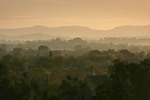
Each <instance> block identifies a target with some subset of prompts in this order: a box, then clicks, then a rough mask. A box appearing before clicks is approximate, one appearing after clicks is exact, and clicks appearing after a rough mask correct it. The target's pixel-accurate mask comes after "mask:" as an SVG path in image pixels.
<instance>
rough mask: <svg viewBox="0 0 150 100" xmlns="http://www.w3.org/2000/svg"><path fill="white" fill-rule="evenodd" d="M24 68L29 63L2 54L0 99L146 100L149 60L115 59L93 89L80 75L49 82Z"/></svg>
mask: <svg viewBox="0 0 150 100" xmlns="http://www.w3.org/2000/svg"><path fill="white" fill-rule="evenodd" d="M26 67H29V66H27V65H25V64H24V63H23V61H22V60H21V59H19V58H16V57H10V56H5V57H4V58H3V59H1V60H0V69H1V70H0V100H70V99H73V100H149V99H150V85H149V84H150V59H145V60H143V61H141V62H139V63H129V62H126V61H120V60H115V61H114V64H113V65H112V66H109V71H108V73H107V75H108V76H109V78H110V80H108V81H106V82H105V83H103V84H101V85H100V86H98V87H97V88H96V89H95V90H94V91H92V90H91V89H90V88H89V86H88V84H87V82H86V81H84V79H81V78H80V77H79V78H78V77H76V78H72V77H70V76H68V77H66V78H62V77H61V78H62V81H60V83H59V84H52V83H51V82H50V81H51V80H49V76H45V77H44V76H42V75H41V74H43V73H40V72H38V73H36V72H35V71H33V72H30V71H27V70H26ZM36 70H37V69H36ZM41 70H42V69H39V71H41ZM45 72H46V71H45ZM33 73H34V75H35V77H33V76H32V75H31V74H33ZM81 73H82V72H81ZM38 74H40V75H39V76H38ZM50 77H51V76H50Z"/></svg>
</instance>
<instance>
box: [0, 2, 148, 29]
mask: <svg viewBox="0 0 150 100" xmlns="http://www.w3.org/2000/svg"><path fill="white" fill-rule="evenodd" d="M149 5H150V0H0V28H17V27H28V26H34V25H44V26H48V27H57V26H71V25H79V26H87V27H90V28H93V29H100V30H106V29H112V28H114V27H116V26H122V25H148V24H150V13H149V11H150V6H149Z"/></svg>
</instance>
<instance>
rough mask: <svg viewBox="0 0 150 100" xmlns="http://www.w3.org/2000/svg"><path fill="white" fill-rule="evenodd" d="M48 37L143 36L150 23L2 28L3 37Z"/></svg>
mask: <svg viewBox="0 0 150 100" xmlns="http://www.w3.org/2000/svg"><path fill="white" fill-rule="evenodd" d="M7 36H9V37H8V38H12V37H13V38H14V37H15V38H19V39H23V38H25V39H28V38H31V37H32V38H35V39H38V38H39V39H40V38H43V39H44V38H46V39H47V38H48V37H61V36H62V37H88V38H100V37H136V36H138V37H141V36H150V25H147V26H130V25H128V26H120V27H116V28H114V29H111V30H94V29H91V28H88V27H83V26H62V27H45V26H40V25H38V26H33V27H24V28H15V29H0V39H1V38H7Z"/></svg>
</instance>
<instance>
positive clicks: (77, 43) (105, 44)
mask: <svg viewBox="0 0 150 100" xmlns="http://www.w3.org/2000/svg"><path fill="white" fill-rule="evenodd" d="M124 41H125V42H124ZM143 41H144V43H143ZM148 41H149V38H142V39H137V38H104V39H100V40H95V41H92V40H83V39H81V38H74V39H70V40H64V39H62V38H56V39H51V40H33V41H9V42H8V41H4V42H1V43H0V48H2V49H4V50H6V51H11V50H12V49H13V48H22V49H33V50H37V49H38V47H39V46H40V45H46V46H47V47H49V49H71V50H79V49H80V51H81V50H82V51H83V52H82V54H84V53H85V52H87V51H90V50H95V49H98V50H101V51H103V50H108V49H114V50H115V51H117V50H121V49H128V50H129V51H131V52H134V53H135V52H140V51H145V52H149V50H150V46H149V44H148V43H149V42H148ZM134 43H137V44H134Z"/></svg>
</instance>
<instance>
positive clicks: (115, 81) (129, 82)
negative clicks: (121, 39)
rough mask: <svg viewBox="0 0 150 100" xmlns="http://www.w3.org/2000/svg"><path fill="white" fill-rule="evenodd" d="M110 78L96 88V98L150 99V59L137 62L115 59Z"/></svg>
mask: <svg viewBox="0 0 150 100" xmlns="http://www.w3.org/2000/svg"><path fill="white" fill-rule="evenodd" d="M109 74H110V80H109V81H107V82H106V83H105V84H103V85H101V86H99V87H97V88H96V95H95V96H94V97H93V99H94V100H149V99H150V85H149V84H150V59H146V60H144V61H141V62H140V63H139V64H137V63H128V62H121V61H119V60H116V61H115V64H114V66H111V67H110V72H109Z"/></svg>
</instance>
